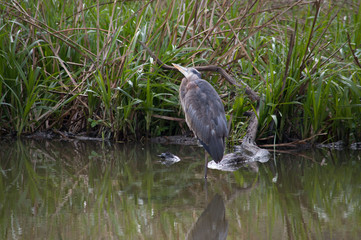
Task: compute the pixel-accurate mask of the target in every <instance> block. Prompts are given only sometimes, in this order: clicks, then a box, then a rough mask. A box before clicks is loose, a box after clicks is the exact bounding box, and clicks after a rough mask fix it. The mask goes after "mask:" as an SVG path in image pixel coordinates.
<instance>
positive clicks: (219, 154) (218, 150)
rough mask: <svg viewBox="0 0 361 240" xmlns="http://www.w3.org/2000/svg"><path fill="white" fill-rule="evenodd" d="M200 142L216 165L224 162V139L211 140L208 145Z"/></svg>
mask: <svg viewBox="0 0 361 240" xmlns="http://www.w3.org/2000/svg"><path fill="white" fill-rule="evenodd" d="M199 141H200V142H201V143H202V145H203V147H204V149H206V151H207V152H208V153H209V155H211V157H212V158H213V160H214V161H215V162H216V163H218V162H220V161H221V160H222V158H223V153H224V140H223V139H222V138H211V140H210V142H209V144H208V145H207V144H206V143H204V142H203V141H202V140H200V139H199Z"/></svg>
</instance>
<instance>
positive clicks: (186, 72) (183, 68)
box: [172, 63, 189, 77]
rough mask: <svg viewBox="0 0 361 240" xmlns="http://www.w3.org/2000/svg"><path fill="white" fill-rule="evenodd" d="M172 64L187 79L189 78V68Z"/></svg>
mask: <svg viewBox="0 0 361 240" xmlns="http://www.w3.org/2000/svg"><path fill="white" fill-rule="evenodd" d="M172 64H173V66H174V67H175V68H176V69H178V70H179V71H180V72H181V73H182V74H183V75H184V76H186V77H187V76H188V75H189V74H188V69H187V68H185V67H182V66H181V65H178V64H175V63H172Z"/></svg>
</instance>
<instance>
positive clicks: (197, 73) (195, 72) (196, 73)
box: [191, 69, 201, 77]
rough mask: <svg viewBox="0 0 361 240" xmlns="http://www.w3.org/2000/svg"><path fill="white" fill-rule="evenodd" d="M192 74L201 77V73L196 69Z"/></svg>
mask: <svg viewBox="0 0 361 240" xmlns="http://www.w3.org/2000/svg"><path fill="white" fill-rule="evenodd" d="M191 72H192V73H193V74H195V75H197V76H199V77H200V76H201V74H200V72H198V71H197V70H196V69H192V70H191Z"/></svg>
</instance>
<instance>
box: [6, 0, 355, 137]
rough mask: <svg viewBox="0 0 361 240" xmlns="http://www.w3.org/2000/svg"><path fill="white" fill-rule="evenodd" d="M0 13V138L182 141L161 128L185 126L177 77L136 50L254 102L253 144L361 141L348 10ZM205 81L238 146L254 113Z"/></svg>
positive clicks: (46, 5) (278, 7) (243, 4)
mask: <svg viewBox="0 0 361 240" xmlns="http://www.w3.org/2000/svg"><path fill="white" fill-rule="evenodd" d="M0 3H1V5H0V14H1V15H0V23H1V24H0V26H1V33H0V127H1V134H7V133H13V134H17V135H21V134H27V133H32V132H35V131H44V130H48V129H57V130H60V131H69V132H73V133H75V134H78V133H83V132H85V133H87V134H88V135H90V136H98V137H104V138H109V139H114V140H132V139H140V138H142V137H143V136H145V137H150V136H159V135H174V134H180V133H182V129H183V128H184V127H185V126H184V124H183V125H180V124H179V122H178V121H170V120H167V119H163V118H162V116H165V117H171V118H182V117H183V115H182V112H181V110H180V105H179V100H178V86H179V84H180V79H181V76H180V74H179V73H177V72H175V71H164V70H162V69H161V67H160V66H157V65H156V64H155V61H154V59H151V58H150V56H149V55H148V54H147V53H146V51H144V49H143V48H142V46H141V45H140V44H139V42H138V41H143V42H146V44H147V45H148V46H149V47H150V48H151V49H152V50H153V51H154V52H155V54H156V55H157V56H158V57H159V58H160V59H161V60H162V61H163V62H164V63H167V64H170V63H172V62H176V63H180V64H183V65H188V66H189V65H193V64H194V65H207V64H215V65H219V66H222V67H223V68H225V69H226V70H227V71H229V72H230V73H231V74H232V76H233V77H234V78H235V79H242V80H243V81H245V82H247V83H248V84H249V85H250V86H251V87H252V88H254V89H255V90H256V91H258V92H259V93H260V95H261V96H262V100H261V104H260V116H259V120H260V126H259V134H258V138H259V139H269V141H270V142H272V143H273V140H272V139H271V138H273V137H275V136H276V138H277V140H278V141H279V142H288V141H292V140H294V139H305V138H309V137H314V138H312V139H313V141H318V142H319V141H337V140H340V139H342V140H344V141H346V142H350V141H361V120H360V119H361V111H360V107H361V86H360V82H361V75H360V74H361V66H360V64H359V62H360V61H359V60H358V59H359V58H360V56H361V45H360V42H361V21H360V19H361V7H360V4H359V2H358V1H355V0H354V1H348V2H347V4H346V3H326V2H316V3H303V2H293V1H290V3H285V2H282V3H281V2H279V3H278V2H274V1H265V2H262V3H261V2H259V1H254V2H249V1H233V2H232V1H231V2H230V1H222V2H219V1H218V2H217V1H208V2H207V1H206V2H199V1H186V2H185V4H184V5H180V4H179V2H178V1H175V0H165V1H161V0H154V1H146V2H144V1H118V2H117V3H116V4H115V3H111V2H106V1H100V2H94V1H89V0H84V1H83V5H80V4H77V3H74V2H63V1H50V2H49V1H46V2H42V1H35V0H34V1H28V2H25V1H24V2H20V1H11V2H10V3H9V2H8V1H1V2H0ZM203 76H204V78H205V79H207V80H209V81H210V82H211V83H212V84H213V85H214V86H215V88H216V89H217V91H218V92H219V93H220V94H222V96H223V100H224V104H225V108H226V112H227V115H228V117H230V116H231V115H232V124H231V126H232V129H231V136H230V138H229V139H230V141H232V142H237V141H239V140H240V139H241V138H242V136H243V135H244V134H245V129H246V127H247V118H246V117H244V116H243V115H242V113H243V112H244V111H250V110H254V108H255V105H256V103H255V102H251V101H250V100H248V98H247V96H245V95H244V93H243V92H242V90H241V89H237V88H236V87H235V86H231V85H229V84H228V83H226V82H225V81H224V80H222V79H221V77H220V76H218V75H217V74H215V73H203ZM159 116H161V117H159ZM315 136H316V137H315Z"/></svg>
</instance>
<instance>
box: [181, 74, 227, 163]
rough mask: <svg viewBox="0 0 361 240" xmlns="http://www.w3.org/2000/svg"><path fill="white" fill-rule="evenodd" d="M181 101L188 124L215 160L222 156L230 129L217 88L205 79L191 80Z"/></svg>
mask: <svg viewBox="0 0 361 240" xmlns="http://www.w3.org/2000/svg"><path fill="white" fill-rule="evenodd" d="M181 97H182V96H181ZM181 101H182V106H183V109H184V112H185V115H186V121H187V124H188V126H189V127H190V128H191V129H192V131H193V132H194V133H195V135H196V136H197V137H198V138H199V139H200V140H201V142H202V144H203V145H204V147H205V148H206V150H207V151H208V152H209V153H210V154H211V156H212V157H213V158H215V160H216V158H219V157H220V158H222V157H223V151H224V138H225V137H227V136H228V129H227V121H226V117H225V113H224V107H223V104H222V101H221V99H220V98H219V96H218V93H217V92H216V90H214V88H213V87H212V85H211V84H209V83H208V82H207V81H205V80H202V79H199V80H196V81H191V82H188V84H187V85H186V91H185V94H184V95H183V97H182V98H181ZM207 148H208V149H207ZM212 152H214V153H213V155H212ZM217 160H218V159H217ZM220 160H221V159H219V160H218V161H220Z"/></svg>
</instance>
